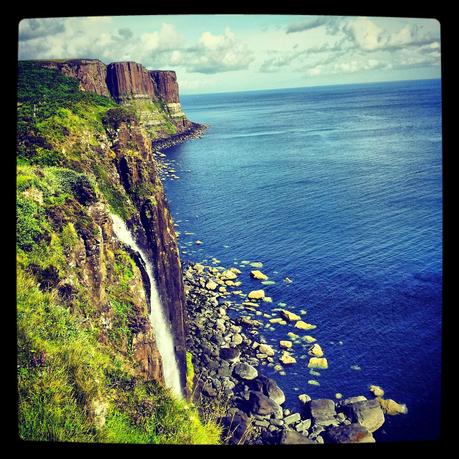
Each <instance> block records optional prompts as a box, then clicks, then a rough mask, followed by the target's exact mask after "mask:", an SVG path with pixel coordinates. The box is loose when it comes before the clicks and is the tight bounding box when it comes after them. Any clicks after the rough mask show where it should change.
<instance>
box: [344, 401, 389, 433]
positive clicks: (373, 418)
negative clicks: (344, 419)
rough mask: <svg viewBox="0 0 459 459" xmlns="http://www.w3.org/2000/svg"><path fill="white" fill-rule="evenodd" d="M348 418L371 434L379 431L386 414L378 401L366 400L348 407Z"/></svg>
mask: <svg viewBox="0 0 459 459" xmlns="http://www.w3.org/2000/svg"><path fill="white" fill-rule="evenodd" d="M346 412H347V414H348V416H349V417H350V418H351V419H352V420H353V421H354V422H358V423H359V424H360V425H362V426H364V427H366V428H367V429H368V430H369V431H370V432H374V431H375V430H378V429H379V428H380V427H381V426H382V425H383V424H384V420H385V419H384V413H383V410H382V408H381V405H380V404H379V402H378V400H376V399H373V400H364V401H361V402H356V403H351V404H349V405H347V406H346Z"/></svg>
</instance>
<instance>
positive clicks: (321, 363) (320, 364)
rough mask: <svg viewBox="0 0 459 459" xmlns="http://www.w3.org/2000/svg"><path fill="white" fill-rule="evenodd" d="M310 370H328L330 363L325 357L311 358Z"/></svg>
mask: <svg viewBox="0 0 459 459" xmlns="http://www.w3.org/2000/svg"><path fill="white" fill-rule="evenodd" d="M308 368H320V369H322V370H326V369H327V368H328V361H327V359H326V358H325V357H311V358H310V359H309V363H308Z"/></svg>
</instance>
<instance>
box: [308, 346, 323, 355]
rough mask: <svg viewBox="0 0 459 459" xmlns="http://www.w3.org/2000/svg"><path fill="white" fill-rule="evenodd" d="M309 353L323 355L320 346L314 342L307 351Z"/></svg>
mask: <svg viewBox="0 0 459 459" xmlns="http://www.w3.org/2000/svg"><path fill="white" fill-rule="evenodd" d="M308 354H309V355H313V356H314V357H323V356H324V352H323V351H322V348H321V347H320V345H319V344H317V343H316V344H314V345H313V346H312V347H311V348H310V349H309V352H308Z"/></svg>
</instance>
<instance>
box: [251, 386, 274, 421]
mask: <svg viewBox="0 0 459 459" xmlns="http://www.w3.org/2000/svg"><path fill="white" fill-rule="evenodd" d="M247 407H248V409H249V411H250V412H252V413H255V414H259V415H260V416H270V415H274V417H276V418H281V417H282V408H281V407H280V405H279V404H278V403H276V402H275V401H274V400H272V399H271V398H269V397H268V396H266V395H265V394H263V392H259V391H250V395H249V400H248V402H247Z"/></svg>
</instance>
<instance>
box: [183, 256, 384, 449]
mask: <svg viewBox="0 0 459 459" xmlns="http://www.w3.org/2000/svg"><path fill="white" fill-rule="evenodd" d="M238 274H240V271H239V270H238V269H237V268H230V269H227V270H224V269H223V268H221V269H220V270H219V269H217V268H215V267H206V266H203V265H201V264H198V263H196V264H189V265H188V266H187V268H186V269H185V270H184V281H185V291H186V296H187V311H188V328H189V330H188V338H187V348H188V350H189V351H190V352H191V353H192V355H193V364H194V366H195V375H196V376H195V387H194V400H195V401H196V402H197V404H198V405H202V406H204V405H206V404H208V403H207V402H209V401H210V402H212V401H213V406H214V407H219V408H220V409H222V411H223V412H221V413H220V415H219V421H220V422H221V423H222V425H223V426H224V432H225V435H226V442H227V443H230V444H302V443H305V444H306V443H324V442H330V443H359V442H374V441H375V440H374V437H373V435H372V433H373V432H374V431H375V430H377V429H379V428H380V427H381V426H382V424H383V423H384V410H383V405H382V404H381V402H380V400H382V397H377V398H375V399H372V400H367V399H366V398H365V397H363V396H359V397H353V398H348V399H345V400H342V401H341V400H340V401H338V402H335V401H334V400H329V399H320V400H311V399H310V397H309V396H307V395H306V394H302V395H301V396H299V399H300V401H301V402H302V408H301V410H300V411H299V412H292V411H291V410H289V409H288V408H286V407H284V406H283V405H284V403H285V395H284V393H283V391H282V389H281V388H280V387H279V386H278V385H277V383H276V382H275V381H274V380H273V379H270V378H268V377H266V376H264V375H263V374H262V373H261V367H262V365H265V364H266V362H270V363H271V364H273V362H274V358H273V356H274V354H275V352H274V350H273V349H272V348H271V346H269V345H268V344H266V343H265V342H263V341H264V340H263V338H261V337H260V338H258V341H259V342H257V340H256V339H255V338H256V337H257V336H258V335H259V333H257V332H256V329H258V328H259V327H261V325H262V323H261V322H260V321H258V320H254V319H252V318H250V317H248V316H244V315H242V316H239V317H236V318H234V319H232V318H230V316H229V315H228V308H230V307H231V305H232V301H231V300H229V299H228V297H229V296H230V295H231V293H230V292H229V291H228V287H229V286H230V287H235V288H236V287H239V285H240V282H239V283H238V281H237V277H238ZM255 275H258V273H256V274H255ZM287 312H288V311H287ZM290 319H292V318H290ZM293 319H296V318H293ZM288 343H289V342H283V345H284V347H286V348H288ZM290 344H291V343H290ZM281 346H282V344H281ZM311 350H312V352H310V355H313V356H314V355H315V356H316V357H311V358H316V359H320V358H323V357H322V355H323V353H322V350H321V348H320V346H319V345H317V344H315V345H313V346H312V348H311ZM375 395H376V394H375ZM210 405H212V403H211V404H210ZM391 414H392V413H391Z"/></svg>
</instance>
